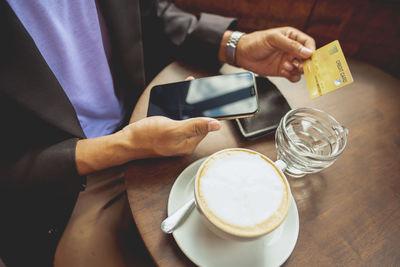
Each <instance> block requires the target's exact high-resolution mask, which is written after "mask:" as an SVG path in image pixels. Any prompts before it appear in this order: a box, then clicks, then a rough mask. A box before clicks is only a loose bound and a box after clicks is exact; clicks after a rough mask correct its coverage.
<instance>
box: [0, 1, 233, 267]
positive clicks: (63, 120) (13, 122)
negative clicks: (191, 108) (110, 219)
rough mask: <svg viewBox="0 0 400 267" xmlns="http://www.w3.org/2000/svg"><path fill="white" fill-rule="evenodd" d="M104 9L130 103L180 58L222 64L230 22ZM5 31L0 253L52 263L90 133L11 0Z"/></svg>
mask: <svg viewBox="0 0 400 267" xmlns="http://www.w3.org/2000/svg"><path fill="white" fill-rule="evenodd" d="M98 9H99V10H100V13H101V14H102V15H103V17H104V21H105V24H106V26H107V27H106V28H107V30H108V33H109V36H110V40H111V46H112V50H111V51H112V56H111V58H112V59H111V62H110V64H111V67H112V73H113V77H114V80H115V87H116V88H122V90H123V91H124V93H125V94H126V97H125V99H127V101H128V105H129V107H130V111H131V110H132V109H133V107H134V104H135V103H136V101H137V99H138V97H139V96H140V94H141V92H142V90H143V89H144V87H145V86H146V84H147V83H148V82H149V81H150V80H151V79H152V78H153V76H154V75H155V74H156V73H157V72H158V71H159V70H161V68H162V67H163V66H165V65H166V64H167V63H168V62H169V61H171V60H173V59H181V60H185V61H187V62H190V63H196V64H197V65H203V66H213V67H214V68H217V67H218V63H217V52H218V44H219V42H220V40H221V37H222V34H223V32H224V31H225V30H226V29H227V28H228V27H229V26H231V25H232V22H233V20H232V19H227V18H222V17H218V16H214V15H209V14H198V15H197V16H193V15H190V14H187V13H184V12H182V11H180V10H179V9H177V8H176V7H175V6H174V5H172V4H170V3H166V2H161V3H156V2H155V1H149V0H144V1H140V3H139V1H138V0H99V1H98ZM0 36H1V41H0V122H1V124H2V127H1V131H0V258H2V259H3V261H4V262H5V264H6V265H7V266H50V265H52V262H53V257H54V252H55V249H56V246H57V243H58V241H59V239H60V237H61V235H62V233H63V230H64V228H65V226H66V224H67V222H68V219H69V216H70V214H71V212H72V209H73V207H74V204H75V202H76V199H77V196H78V194H79V192H80V191H81V189H82V184H84V183H85V177H80V176H79V175H78V173H77V170H76V165H75V147H76V143H77V141H78V140H79V139H82V138H85V135H84V133H83V131H82V128H81V126H80V124H79V121H78V119H77V116H76V113H75V111H74V108H73V106H72V105H71V103H70V101H69V99H68V98H67V96H66V94H65V93H64V91H63V89H62V88H61V86H60V84H59V83H58V81H57V79H56V78H55V76H54V75H53V73H52V72H51V70H50V68H49V67H48V65H47V64H46V62H45V60H44V59H43V57H42V56H41V54H40V52H39V50H38V49H37V47H36V46H35V44H34V42H33V40H32V39H31V37H30V36H29V34H28V33H27V31H26V30H25V28H24V27H23V25H22V24H21V22H20V21H19V20H18V18H17V17H16V15H15V14H14V12H13V11H12V9H11V8H10V7H9V5H8V4H7V2H6V1H5V0H0ZM128 113H130V112H128Z"/></svg>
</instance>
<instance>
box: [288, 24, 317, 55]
mask: <svg viewBox="0 0 400 267" xmlns="http://www.w3.org/2000/svg"><path fill="white" fill-rule="evenodd" d="M288 37H289V38H291V39H293V40H295V41H298V42H299V43H301V44H302V45H303V46H305V47H307V48H309V49H311V50H313V51H314V50H315V40H314V39H313V38H312V37H311V36H309V35H308V34H306V33H304V32H302V31H299V30H298V29H295V28H291V29H290V30H289V33H288Z"/></svg>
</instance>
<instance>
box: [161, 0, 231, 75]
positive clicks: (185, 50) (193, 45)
mask: <svg viewBox="0 0 400 267" xmlns="http://www.w3.org/2000/svg"><path fill="white" fill-rule="evenodd" d="M157 15H158V16H159V18H160V19H161V20H162V24H163V30H164V33H165V34H166V35H167V37H168V39H169V40H170V41H171V42H172V43H173V44H174V45H175V46H177V47H178V49H177V51H178V57H179V59H181V60H182V61H185V62H188V63H192V64H196V65H200V66H201V67H207V68H209V69H210V68H213V69H214V70H217V69H218V68H219V67H220V63H219V61H218V50H219V45H220V42H221V40H222V36H223V34H224V32H225V31H226V30H227V29H232V28H235V27H236V19H234V18H228V17H222V16H218V15H213V14H207V13H199V14H197V15H193V14H190V13H187V12H184V11H182V10H181V9H179V8H177V7H176V6H175V5H174V4H173V3H170V2H164V1H163V2H159V3H158V10H157Z"/></svg>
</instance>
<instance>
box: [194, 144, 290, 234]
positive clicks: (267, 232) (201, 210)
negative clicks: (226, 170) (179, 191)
mask: <svg viewBox="0 0 400 267" xmlns="http://www.w3.org/2000/svg"><path fill="white" fill-rule="evenodd" d="M231 150H241V151H247V152H251V153H255V154H258V155H260V156H262V157H263V158H266V159H267V160H268V161H269V162H270V163H271V164H272V166H273V167H274V168H275V169H276V170H277V171H278V172H279V173H280V175H281V177H282V178H283V179H282V180H283V182H284V184H285V186H286V188H287V191H288V194H287V198H288V200H286V201H289V204H288V205H287V209H286V210H285V214H284V216H282V218H281V220H280V221H279V223H277V224H276V225H275V226H274V227H273V228H271V229H268V230H267V231H263V232H261V233H257V234H250V235H246V234H238V233H234V232H231V231H229V229H223V228H221V227H220V226H219V225H218V224H216V223H215V222H214V220H212V219H211V218H210V217H209V216H208V215H207V214H206V213H205V212H204V211H203V207H202V205H201V202H199V201H198V198H199V196H198V180H199V173H200V170H201V169H202V168H203V166H204V165H205V164H206V163H207V162H208V161H209V160H210V159H211V158H212V157H213V156H215V155H217V154H219V153H223V152H226V151H231ZM194 196H195V203H196V207H197V208H198V209H199V211H200V213H201V214H202V216H203V217H204V218H205V219H206V220H207V221H208V222H209V223H211V224H212V225H213V226H214V227H216V228H217V229H219V230H220V231H222V232H224V233H226V234H229V235H232V236H234V237H239V238H246V239H253V238H258V237H261V236H265V235H267V234H269V233H271V232H273V231H274V230H275V229H276V228H278V227H279V226H280V225H281V224H282V223H283V222H284V221H285V219H286V217H287V215H288V214H289V210H290V206H291V202H290V199H291V196H292V192H291V190H290V185H289V182H288V180H287V178H286V175H285V174H284V172H283V171H282V170H281V169H279V168H278V166H276V164H275V162H274V161H272V160H271V159H270V158H268V157H267V156H265V155H264V154H262V153H260V152H257V151H254V150H251V149H247V148H239V147H238V148H227V149H222V150H219V151H217V152H215V153H213V154H211V155H209V156H208V157H207V158H206V160H204V161H203V163H202V164H201V165H200V167H199V169H198V170H197V172H196V176H195V182H194Z"/></svg>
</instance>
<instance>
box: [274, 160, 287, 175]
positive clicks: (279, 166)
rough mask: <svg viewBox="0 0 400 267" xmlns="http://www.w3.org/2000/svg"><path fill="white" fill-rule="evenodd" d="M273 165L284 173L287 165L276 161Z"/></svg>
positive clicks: (281, 161)
mask: <svg viewBox="0 0 400 267" xmlns="http://www.w3.org/2000/svg"><path fill="white" fill-rule="evenodd" d="M275 165H276V166H277V167H278V168H279V169H280V170H281V171H282V172H284V171H285V170H286V168H287V164H286V163H285V162H284V161H283V160H280V159H278V160H277V161H275Z"/></svg>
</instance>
